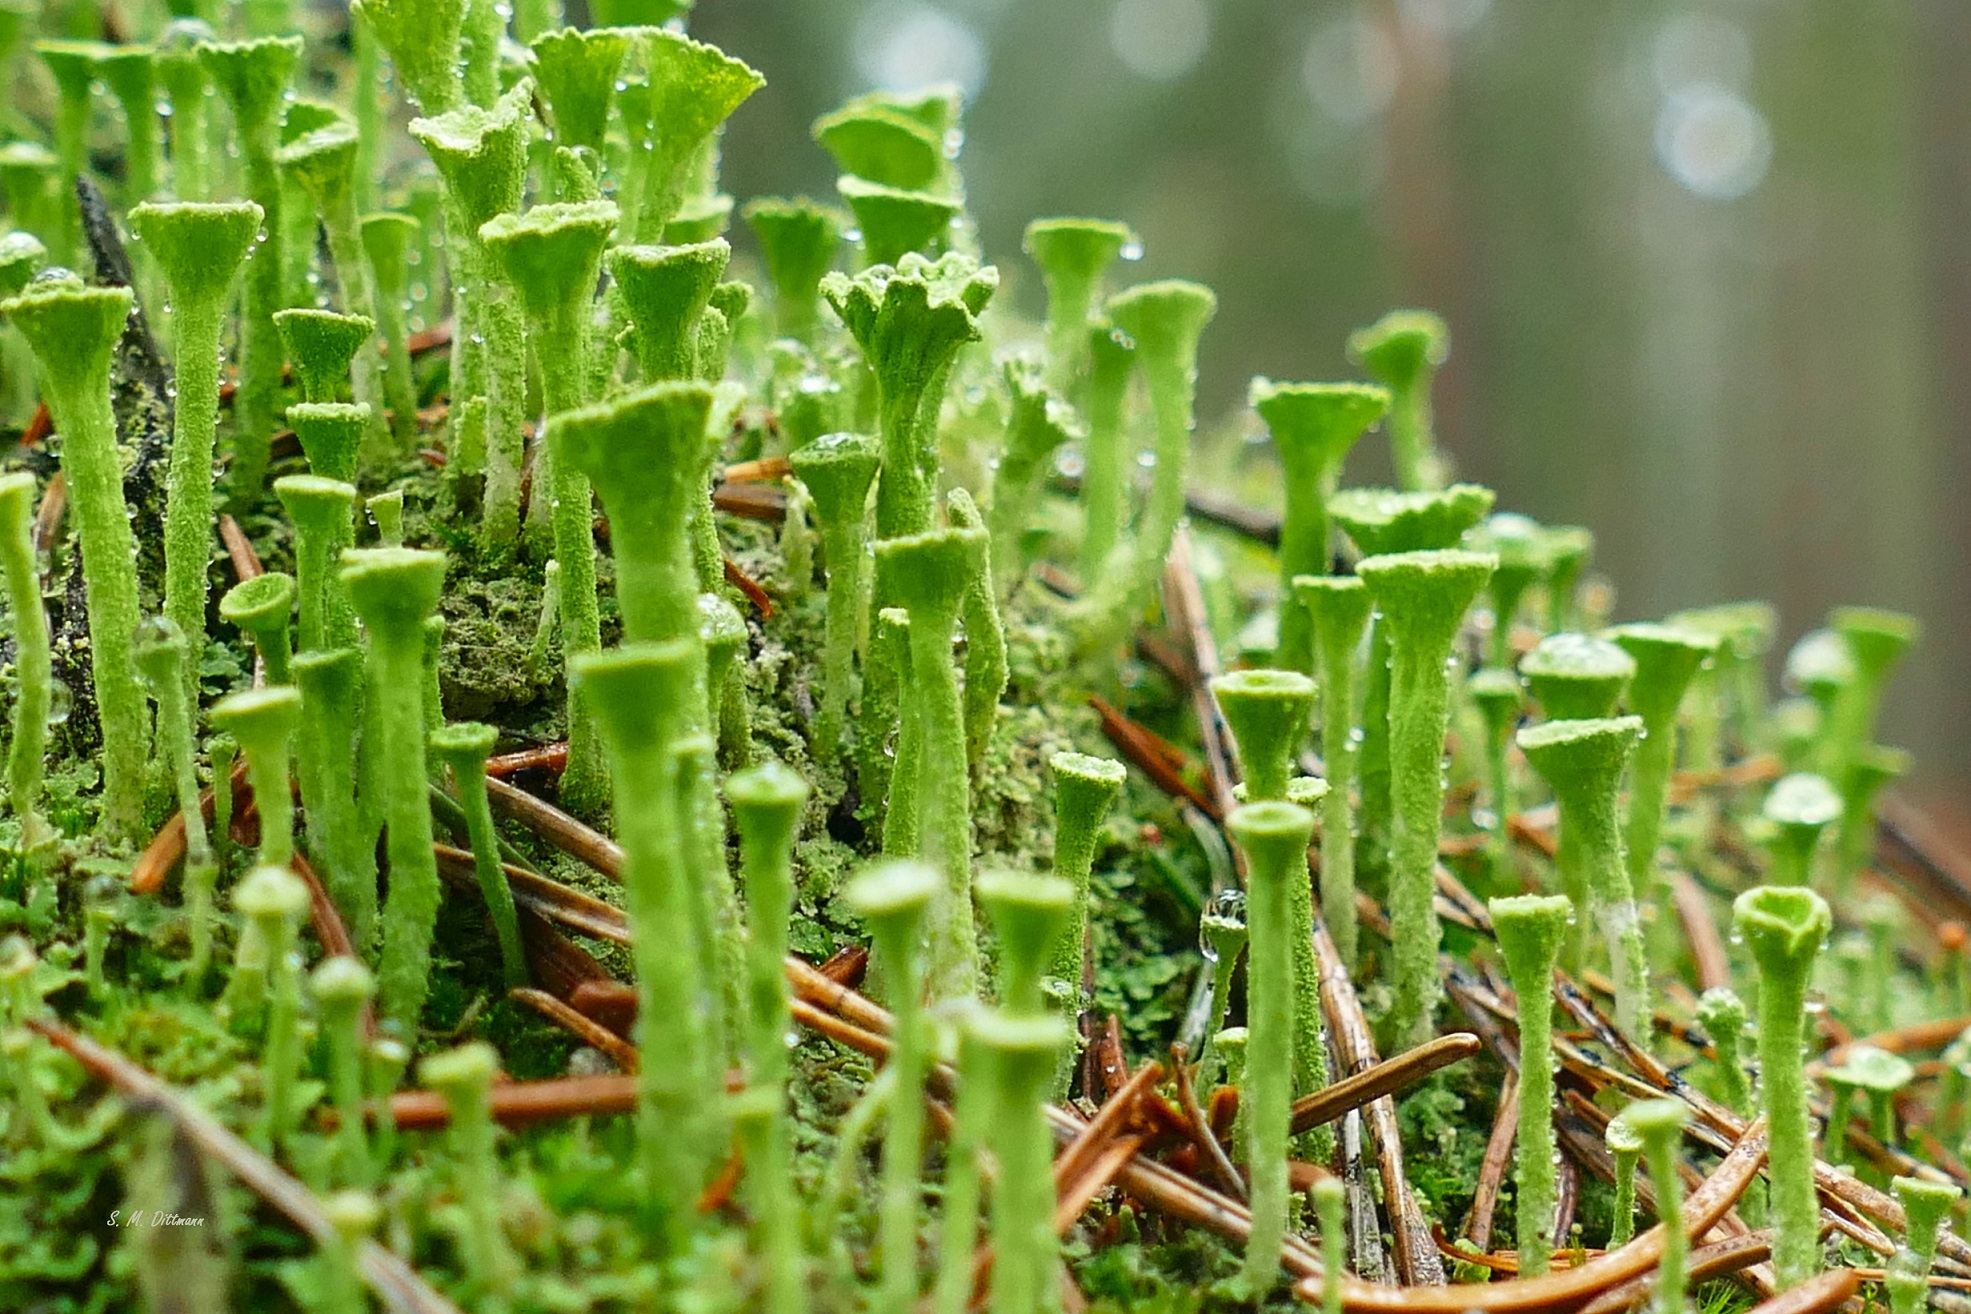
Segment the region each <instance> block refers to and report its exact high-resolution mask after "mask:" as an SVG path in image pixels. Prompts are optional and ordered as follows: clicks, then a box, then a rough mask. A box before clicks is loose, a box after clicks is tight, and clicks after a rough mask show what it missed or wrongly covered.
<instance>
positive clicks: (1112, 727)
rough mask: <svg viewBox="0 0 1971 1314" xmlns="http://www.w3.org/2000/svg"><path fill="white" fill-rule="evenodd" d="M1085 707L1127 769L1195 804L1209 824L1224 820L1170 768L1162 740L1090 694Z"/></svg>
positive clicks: (1177, 767) (1176, 769) (1173, 766)
mask: <svg viewBox="0 0 1971 1314" xmlns="http://www.w3.org/2000/svg"><path fill="white" fill-rule="evenodd" d="M1088 705H1089V706H1090V707H1092V708H1094V709H1095V714H1096V715H1097V716H1099V717H1101V718H1102V733H1103V734H1104V735H1106V736H1107V737H1108V740H1109V742H1110V743H1112V744H1114V745H1115V746H1116V751H1117V752H1119V753H1121V754H1122V755H1123V756H1124V757H1125V758H1127V759H1128V760H1129V763H1130V765H1131V766H1134V767H1135V768H1136V769H1137V770H1138V771H1141V772H1142V773H1143V774H1144V775H1146V776H1148V777H1149V778H1150V779H1151V781H1152V782H1154V783H1155V785H1156V787H1157V788H1158V789H1161V790H1162V791H1163V792H1164V793H1166V794H1169V795H1171V796H1172V797H1173V798H1181V799H1184V800H1186V801H1188V802H1190V803H1193V804H1195V805H1196V806H1197V807H1198V808H1200V809H1201V810H1202V811H1203V812H1204V814H1205V815H1206V816H1208V817H1210V818H1211V819H1212V820H1213V821H1222V820H1224V814H1223V813H1221V812H1219V811H1218V805H1217V804H1216V803H1214V802H1212V800H1211V799H1210V798H1208V797H1206V796H1205V794H1204V792H1203V791H1202V790H1200V789H1198V788H1197V787H1196V786H1194V785H1193V784H1191V782H1190V781H1188V780H1186V779H1184V776H1183V773H1182V771H1181V769H1180V768H1181V764H1173V763H1172V762H1171V761H1170V758H1169V757H1168V756H1167V755H1166V754H1165V753H1164V752H1163V750H1162V745H1163V743H1164V742H1165V741H1164V740H1162V739H1160V738H1158V737H1157V736H1155V735H1152V734H1151V733H1150V732H1149V731H1147V730H1145V729H1144V728H1143V727H1142V726H1139V725H1137V724H1136V723H1135V722H1134V721H1132V720H1130V719H1129V718H1128V717H1126V716H1124V715H1123V714H1122V713H1121V712H1119V711H1117V710H1116V709H1115V708H1114V707H1113V706H1111V705H1110V704H1109V703H1108V701H1107V700H1105V699H1104V698H1102V697H1101V695H1099V694H1090V695H1089V696H1088Z"/></svg>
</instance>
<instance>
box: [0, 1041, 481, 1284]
mask: <svg viewBox="0 0 1971 1314" xmlns="http://www.w3.org/2000/svg"><path fill="white" fill-rule="evenodd" d="M26 1025H27V1026H28V1027H30V1028H31V1029H33V1030H34V1031H37V1032H39V1033H40V1034H41V1035H43V1036H46V1037H47V1038H48V1039H49V1040H50V1041H52V1042H53V1043H54V1044H55V1045H56V1046H58V1047H59V1048H61V1049H62V1050H64V1051H66V1052H67V1053H68V1054H70V1055H72V1056H73V1057H74V1058H75V1059H76V1060H77V1061H78V1062H79V1063H81V1064H82V1066H83V1067H84V1068H86V1069H88V1071H89V1073H90V1075H91V1076H94V1077H95V1078H96V1079H97V1080H99V1081H102V1082H105V1083H107V1084H109V1085H111V1086H114V1087H115V1088H116V1089H117V1090H119V1091H121V1092H122V1093H123V1095H124V1096H125V1097H126V1098H128V1099H129V1100H130V1102H131V1103H132V1104H134V1105H137V1106H139V1107H148V1108H151V1109H154V1110H156V1111H158V1112H160V1113H162V1114H164V1115H165V1116H167V1117H169V1118H170V1119H171V1120H172V1122H174V1123H175V1124H176V1125H177V1127H178V1129H179V1131H181V1132H182V1133H183V1134H184V1135H185V1137H186V1138H187V1139H189V1140H190V1141H191V1142H192V1143H193V1144H195V1145H197V1146H198V1147H199V1148H200V1149H201V1150H203V1151H204V1152H205V1153H206V1154H207V1155H209V1156H210V1157H211V1158H212V1159H213V1160H214V1161H215V1162H217V1163H218V1164H219V1165H220V1166H221V1167H223V1168H225V1169H226V1171H228V1172H230V1173H231V1174H232V1175H233V1176H234V1177H236V1178H238V1179H239V1180H240V1182H241V1184H242V1185H244V1186H246V1187H247V1188H248V1189H250V1190H252V1191H253V1192H254V1193H255V1194H256V1195H258V1196H259V1197H260V1198H261V1199H263V1200H265V1201H266V1202H267V1203H268V1204H270V1205H272V1206H273V1207H274V1208H275V1209H277V1210H279V1211H280V1212H281V1213H283V1214H285V1215H286V1216H287V1218H288V1221H289V1222H291V1223H293V1224H294V1225H295V1226H296V1227H298V1228H300V1229H301V1230H302V1231H303V1232H305V1233H307V1234H308V1236H309V1237H310V1238H311V1239H312V1240H313V1241H314V1242H315V1243H316V1244H317V1245H318V1246H327V1245H332V1244H335V1243H336V1240H337V1237H336V1232H335V1228H334V1227H333V1226H332V1225H331V1224H330V1223H329V1220H328V1218H327V1216H326V1215H324V1214H323V1213H322V1206H321V1203H320V1202H319V1201H318V1200H316V1198H315V1195H314V1192H312V1191H310V1190H309V1189H308V1188H307V1187H306V1186H304V1185H303V1184H302V1183H301V1182H300V1181H298V1180H297V1179H295V1178H294V1177H291V1176H289V1175H288V1174H287V1173H286V1172H285V1171H283V1170H282V1169H281V1168H280V1166H279V1165H277V1164H275V1163H274V1161H273V1160H271V1159H269V1158H268V1157H267V1156H266V1155H264V1154H261V1153H260V1152H259V1151H258V1150H256V1149H254V1148H253V1147H252V1146H250V1145H248V1144H247V1143H246V1142H245V1141H242V1140H241V1139H240V1138H239V1137H237V1136H235V1135H234V1134H233V1133H232V1131H231V1130H230V1129H228V1128H227V1127H226V1126H225V1124H223V1123H221V1122H220V1121H219V1120H218V1119H217V1118H215V1117H213V1116H212V1115H211V1114H209V1113H207V1112H206V1111H205V1110H204V1109H201V1108H199V1107H198V1106H197V1105H195V1104H193V1103H192V1102H191V1101H190V1100H188V1099H186V1098H185V1097H184V1096H182V1095H180V1094H179V1093H178V1092H177V1091H175V1090H173V1089H172V1088H171V1087H170V1086H168V1085H166V1084H165V1083H164V1082H162V1081H159V1080H158V1079H157V1078H156V1077H154V1076H152V1075H151V1074H150V1073H149V1072H147V1071H145V1070H144V1069H143V1068H141V1067H139V1066H138V1065H137V1064H135V1063H132V1062H131V1061H130V1060H129V1059H127V1058H124V1057H123V1056H122V1055H121V1054H118V1053H116V1052H115V1051H114V1050H111V1049H107V1048H105V1047H103V1046H102V1045H99V1044H97V1043H96V1042H95V1041H93V1040H91V1039H90V1038H89V1037H87V1036H84V1035H81V1034H80V1033H78V1032H75V1031H71V1030H69V1028H67V1027H65V1026H63V1025H62V1024H61V1023H59V1022H56V1021H54V1020H53V1019H51V1018H28V1019H27V1020H26ZM357 1265H358V1267H359V1268H360V1269H361V1270H362V1274H363V1281H364V1282H365V1283H366V1284H367V1285H368V1286H369V1288H370V1290H371V1291H374V1292H375V1293H376V1294H377V1297H378V1298H379V1299H381V1300H382V1301H383V1303H384V1304H385V1305H386V1306H388V1307H389V1308H390V1309H391V1310H393V1311H400V1312H401V1314H460V1311H459V1308H458V1306H456V1305H454V1304H452V1302H451V1301H449V1300H447V1299H445V1298H444V1297H443V1296H441V1295H439V1294H438V1293H437V1292H436V1291H433V1290H432V1289H431V1288H430V1287H429V1286H427V1285H426V1284H425V1281H424V1279H423V1278H421V1277H419V1276H418V1275H417V1272H416V1271H415V1270H414V1269H412V1268H411V1266H410V1265H409V1264H407V1263H405V1262H404V1261H403V1260H402V1259H399V1258H398V1257H397V1256H396V1255H394V1254H392V1253H391V1252H390V1251H388V1250H385V1249H384V1248H383V1247H382V1246H380V1245H378V1244H377V1243H376V1242H374V1241H364V1242H363V1243H362V1245H361V1247H360V1248H359V1249H358V1251H357Z"/></svg>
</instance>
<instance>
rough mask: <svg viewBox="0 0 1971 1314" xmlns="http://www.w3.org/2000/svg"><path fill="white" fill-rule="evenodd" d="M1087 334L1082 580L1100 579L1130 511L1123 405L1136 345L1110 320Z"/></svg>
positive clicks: (1090, 328) (1082, 490) (1098, 322)
mask: <svg viewBox="0 0 1971 1314" xmlns="http://www.w3.org/2000/svg"><path fill="white" fill-rule="evenodd" d="M1087 333H1088V346H1087V355H1088V381H1087V386H1086V388H1085V389H1084V391H1083V393H1082V412H1083V414H1084V415H1085V416H1086V417H1087V424H1088V438H1087V440H1086V441H1085V442H1084V443H1083V444H1082V457H1083V464H1082V471H1081V550H1080V553H1079V554H1078V559H1079V561H1080V566H1081V578H1082V579H1083V580H1084V581H1086V580H1094V579H1099V578H1100V577H1101V573H1102V569H1103V566H1104V564H1105V563H1106V562H1107V561H1108V559H1109V554H1110V553H1111V552H1112V551H1114V550H1115V547H1116V544H1117V543H1119V542H1120V541H1121V540H1122V530H1123V522H1124V520H1125V519H1126V518H1127V515H1128V510H1129V469H1128V459H1127V458H1128V453H1127V452H1125V451H1124V450H1123V449H1124V447H1125V445H1126V442H1125V437H1126V435H1125V432H1124V428H1123V403H1124V401H1125V400H1126V399H1127V397H1128V395H1129V380H1130V377H1131V376H1132V375H1133V374H1134V373H1135V372H1136V343H1135V341H1134V340H1133V339H1132V338H1130V336H1129V335H1128V334H1126V333H1124V332H1123V331H1122V330H1121V329H1118V328H1117V327H1116V326H1115V325H1113V324H1111V323H1110V322H1109V321H1108V320H1106V319H1104V320H1098V321H1096V322H1095V323H1093V324H1091V325H1090V326H1089V328H1088V330H1087Z"/></svg>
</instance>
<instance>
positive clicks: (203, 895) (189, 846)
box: [0, 475, 219, 988]
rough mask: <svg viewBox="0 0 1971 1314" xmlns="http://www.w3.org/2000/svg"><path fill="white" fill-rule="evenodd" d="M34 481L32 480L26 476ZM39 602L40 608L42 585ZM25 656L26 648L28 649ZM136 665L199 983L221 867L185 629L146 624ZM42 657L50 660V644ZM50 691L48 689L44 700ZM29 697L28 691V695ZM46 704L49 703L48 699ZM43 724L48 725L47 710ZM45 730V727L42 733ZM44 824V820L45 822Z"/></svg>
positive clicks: (0, 494)
mask: <svg viewBox="0 0 1971 1314" xmlns="http://www.w3.org/2000/svg"><path fill="white" fill-rule="evenodd" d="M13 478H16V479H21V478H25V479H28V480H29V483H30V484H32V482H33V481H32V478H31V477H29V476H25V475H17V476H13ZM6 496H7V489H6V487H5V484H4V482H0V516H4V515H5V514H6V501H5V499H6ZM35 606H36V608H37V609H38V608H39V606H40V594H39V590H38V588H37V590H36V595H35ZM18 616H19V612H18V611H17V612H16V617H17V619H16V621H15V635H16V642H17V643H18V642H19V641H20V638H19V636H20V635H21V633H22V629H21V623H20V621H19V619H18ZM42 623H43V627H44V628H43V630H42V633H43V635H44V642H45V635H46V632H47V631H46V628H45V626H46V619H45V617H44V619H43V622H42ZM22 652H23V654H25V652H26V649H25V648H24V647H23V649H22ZM133 657H134V659H135V661H136V663H137V669H138V670H139V671H141V672H142V673H143V676H144V679H145V681H146V682H147V683H148V684H149V685H150V689H151V697H152V698H153V699H154V700H156V702H157V742H158V747H159V748H160V749H162V750H163V753H164V756H165V764H166V766H167V767H168V768H169V769H170V772H171V784H172V792H173V794H174V795H175V796H176V799H177V803H178V815H179V816H180V817H182V818H183V819H184V826H185V875H184V883H183V896H184V905H185V920H186V922H187V924H188V925H189V926H190V928H191V941H192V953H191V961H190V963H189V964H188V966H187V968H186V972H185V976H186V979H187V980H188V981H190V982H192V983H193V984H194V987H195V988H196V986H197V985H198V983H200V982H202V981H203V980H204V977H205V968H206V964H207V963H208V962H209V961H211V956H212V886H213V882H214V881H215V880H216V879H217V877H218V874H219V873H218V867H217V864H216V863H215V861H214V859H213V854H212V841H211V838H210V836H209V835H208V833H207V831H206V828H205V810H204V809H203V808H202V807H200V806H199V791H198V753H197V747H196V744H195V743H194V740H193V737H192V724H193V722H192V703H191V700H190V699H189V698H187V697H186V696H185V686H186V684H187V683H188V680H187V678H186V673H185V668H186V667H187V666H188V665H189V664H190V663H189V662H188V660H187V653H186V643H185V635H184V632H183V631H181V630H180V629H179V628H178V627H177V626H176V625H173V624H172V623H171V622H170V620H169V619H166V618H159V619H157V620H156V621H154V622H152V623H151V624H149V625H146V626H145V627H144V628H143V629H142V631H141V632H140V633H139V635H138V639H137V643H136V646H135V649H134V652H133ZM43 658H44V660H45V658H46V652H45V648H44V651H43ZM23 687H25V682H24V683H23ZM45 697H46V694H45V692H44V694H43V698H44V699H45ZM23 701H25V694H24V695H23ZM44 706H45V703H44ZM41 724H42V725H43V726H44V727H45V726H46V724H47V714H46V712H45V711H44V712H43V713H42V717H41ZM43 733H44V734H45V733H46V732H45V730H44V731H43ZM14 734H15V740H14V742H15V744H17V745H18V744H19V743H20V742H21V740H20V729H19V728H18V727H16V728H15V731H14ZM15 812H16V815H18V816H20V817H21V818H23V830H24V835H26V834H32V833H33V832H32V829H31V825H32V820H35V819H36V818H34V814H33V813H31V812H28V811H23V810H21V809H20V806H19V803H18V801H17V802H16V804H15ZM44 824H45V823H44Z"/></svg>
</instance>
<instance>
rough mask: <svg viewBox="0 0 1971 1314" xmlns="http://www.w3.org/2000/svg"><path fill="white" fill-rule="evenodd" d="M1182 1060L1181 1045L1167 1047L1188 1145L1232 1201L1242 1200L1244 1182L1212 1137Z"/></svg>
mask: <svg viewBox="0 0 1971 1314" xmlns="http://www.w3.org/2000/svg"><path fill="white" fill-rule="evenodd" d="M1186 1057H1187V1056H1186V1054H1185V1050H1184V1046H1183V1045H1182V1044H1178V1043H1173V1044H1172V1045H1171V1047H1170V1075H1171V1082H1172V1084H1173V1085H1175V1086H1176V1087H1177V1107H1178V1108H1180V1109H1182V1110H1183V1111H1184V1126H1185V1130H1186V1131H1188V1132H1189V1133H1190V1138H1191V1143H1192V1144H1193V1145H1195V1146H1197V1147H1198V1150H1199V1152H1200V1153H1202V1154H1203V1155H1204V1159H1205V1162H1206V1163H1207V1164H1209V1165H1211V1171H1212V1174H1213V1175H1214V1176H1215V1177H1217V1178H1218V1181H1219V1184H1220V1185H1222V1186H1223V1187H1224V1188H1225V1189H1226V1190H1227V1191H1229V1192H1231V1194H1232V1198H1233V1199H1235V1200H1244V1199H1245V1198H1246V1180H1245V1178H1243V1177H1241V1176H1239V1170H1238V1169H1237V1168H1234V1167H1233V1166H1232V1158H1231V1156H1230V1155H1228V1154H1226V1153H1225V1147H1224V1146H1223V1145H1220V1144H1219V1143H1218V1138H1217V1137H1216V1136H1214V1135H1212V1132H1211V1124H1210V1122H1208V1121H1207V1120H1206V1118H1205V1113H1204V1109H1203V1107H1202V1106H1200V1105H1199V1103H1198V1093H1197V1091H1195V1090H1193V1089H1192V1088H1191V1070H1190V1068H1188V1067H1187V1066H1185V1063H1184V1060H1185V1058H1186Z"/></svg>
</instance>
